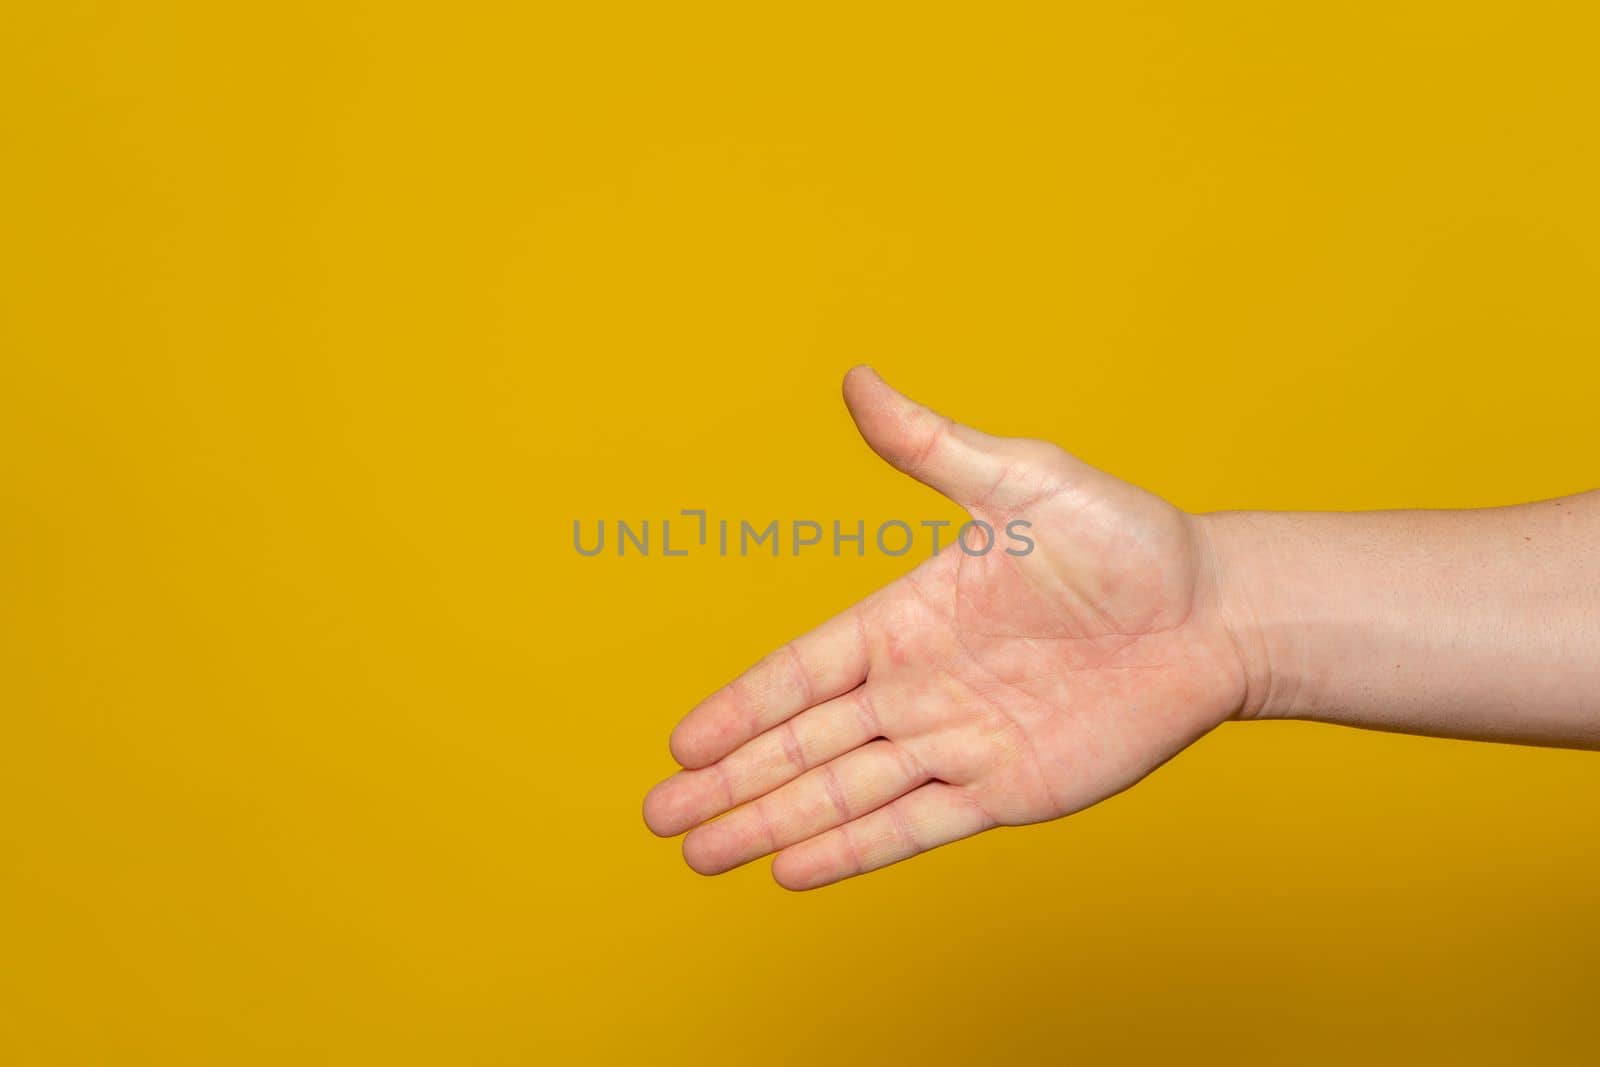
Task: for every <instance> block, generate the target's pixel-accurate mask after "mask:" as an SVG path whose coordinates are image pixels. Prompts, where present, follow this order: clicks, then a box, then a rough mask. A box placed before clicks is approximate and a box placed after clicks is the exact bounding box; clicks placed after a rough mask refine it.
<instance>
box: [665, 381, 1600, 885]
mask: <svg viewBox="0 0 1600 1067" xmlns="http://www.w3.org/2000/svg"><path fill="white" fill-rule="evenodd" d="M844 393H845V402H846V403H847V405H848V406H849V408H850V412H851V414H852V416H853V417H854V418H855V421H856V425H857V426H858V427H859V428H860V430H861V434H862V437H863V438H865V440H866V442H867V444H869V445H870V446H871V447H872V448H873V450H874V451H876V452H877V453H878V454H879V455H880V456H882V457H883V458H884V459H885V460H887V461H888V462H889V463H890V464H892V465H893V466H895V467H896V468H898V469H900V470H901V471H904V472H905V473H907V474H909V475H911V476H912V477H914V478H916V479H918V480H919V481H922V482H924V483H925V484H927V485H929V486H931V487H932V488H934V489H937V490H938V491H940V492H942V493H944V494H945V495H946V496H948V497H950V498H951V499H952V500H954V501H955V502H956V503H957V504H960V505H961V506H962V507H964V508H965V509H966V510H967V511H968V512H969V513H970V514H971V515H972V516H973V517H974V518H976V519H981V520H983V521H985V522H987V523H989V524H990V525H991V526H992V527H993V528H994V529H996V530H1004V529H1005V526H1006V523H1007V522H1009V521H1011V520H1013V519H1024V520H1026V521H1027V522H1029V523H1031V527H1030V528H1029V529H1028V533H1029V535H1030V536H1031V537H1032V539H1033V541H1034V544H1035V547H1034V548H1033V550H1032V551H1031V552H1029V553H1027V554H1025V555H1020V556H1018V555H1009V554H1007V553H1006V552H1005V551H1003V547H1004V546H1005V545H1006V544H1007V543H1006V542H1005V541H1003V540H1002V541H1001V543H1000V544H1001V548H999V549H996V550H994V551H990V552H988V553H986V554H984V555H982V556H973V555H967V554H965V553H963V552H960V551H958V550H955V549H953V548H949V547H947V548H946V549H945V550H944V551H942V552H940V553H939V554H938V555H937V556H934V557H933V558H931V559H929V560H927V561H925V562H924V563H922V564H921V565H920V566H918V567H917V568H916V569H915V570H913V571H911V572H910V573H909V574H907V575H905V576H904V577H902V578H900V579H899V580H897V581H895V582H893V583H892V584H890V585H888V586H886V587H885V588H883V589H880V590H879V591H878V592H876V593H874V594H872V595H871V596H869V597H867V598H866V599H865V600H863V601H861V602H860V603H858V604H856V605H855V606H853V607H851V608H849V609H847V610H846V611H844V612H843V613H842V614H840V615H838V616H837V617H835V618H834V619H832V620H830V621H828V622H825V623H823V624H822V625H821V626H819V627H817V628H816V629H815V630H812V631H811V632H810V633H807V634H804V635H802V636H800V637H797V638H795V639H794V640H793V641H791V642H789V643H788V644H786V645H784V646H782V647H781V648H779V649H777V650H775V651H774V652H772V653H771V654H770V655H768V656H766V657H765V658H764V659H762V660H761V661H760V662H759V663H757V664H756V665H755V666H753V667H752V668H750V670H748V671H746V672H745V673H744V674H743V675H741V676H740V677H739V678H737V679H735V680H734V681H733V682H732V683H730V684H729V685H727V686H726V687H724V688H723V689H720V690H718V691H717V692H715V693H713V694H712V695H711V696H710V697H708V698H707V699H706V700H704V701H703V702H701V704H700V705H699V706H697V707H696V708H694V709H693V710H692V711H690V712H689V714H688V715H687V716H685V718H684V719H683V721H682V722H680V723H679V724H678V726H677V728H676V729H675V730H674V731H673V733H672V738H671V749H672V754H673V756H674V758H675V759H676V760H677V761H678V762H679V764H680V765H681V766H682V767H683V769H682V770H680V771H679V772H678V773H676V774H674V775H673V776H672V777H670V778H668V779H667V780H666V781H664V782H662V783H661V784H659V785H657V786H656V787H655V788H654V789H653V790H651V792H650V794H649V796H647V797H646V798H645V806H644V812H645V821H646V822H647V824H648V825H649V826H650V828H651V829H652V830H653V831H655V832H656V833H658V834H662V835H674V834H680V833H684V832H685V831H687V836H685V838H684V840H683V853H684V858H685V859H686V860H687V861H688V863H689V865H690V866H691V867H693V868H694V869H695V870H697V871H700V872H701V873H704V874H717V873H720V872H723V871H727V870H731V869H732V868H734V867H737V866H740V865H741V864H744V863H747V862H749V861H751V860H755V859H757V858H759V857H762V856H765V855H768V854H771V853H776V857H775V858H774V860H773V864H772V871H773V876H774V877H775V878H776V879H777V880H778V882H779V883H780V884H781V885H783V886H785V887H787V888H790V889H812V888H816V887H818V886H822V885H827V884H829V883H832V882H836V881H839V880H840V879H844V878H849V877H852V876H855V875H858V874H864V873H866V872H868V871H872V870H875V869H877V868H880V867H883V866H886V865H888V864H891V863H895V862H898V861H900V860H903V859H907V858H909V857H911V856H914V855H916V854H918V853H921V852H925V851H927V850H928V849H931V848H936V847H938V846H939V845H943V844H947V843H949V842H952V841H955V840H958V839H960V838H964V837H969V836H971V835H973V834H977V833H980V832H982V831H984V830H987V829H990V828H992V827H996V826H1015V825H1021V824H1025V823H1034V822H1042V821H1045V820H1048V819H1055V818H1059V817H1061V816H1063V815H1069V814H1071V813H1073V812H1075V811H1080V810H1082V809H1083V808H1086V807H1088V806H1090V805H1091V804H1095V803H1098V802H1099V801H1101V800H1104V799H1105V798H1106V797H1109V796H1111V795H1113V794H1115V793H1117V792H1120V791H1121V790H1123V789H1126V788H1128V787H1129V786H1131V785H1133V784H1134V783H1135V782H1138V781H1139V780H1140V779H1141V778H1143V777H1144V776H1145V775H1147V774H1149V773H1150V772H1151V771H1153V770H1155V768H1157V767H1159V766H1160V765H1161V764H1162V763H1164V762H1165V761H1167V760H1168V759H1170V758H1171V757H1173V756H1174V755H1176V754H1177V753H1178V752H1180V751H1182V750H1183V749H1184V748H1185V747H1187V746H1188V745H1190V744H1192V743H1193V742H1194V741H1196V740H1197V739H1199V738H1200V737H1201V736H1203V735H1204V734H1206V733H1207V732H1208V731H1210V730H1212V729H1213V728H1215V727H1216V726H1218V725H1220V724H1221V723H1223V722H1225V721H1227V720H1229V719H1239V720H1244V719H1266V718H1303V719H1316V720H1320V721H1325V722H1333V723H1343V724H1347V725H1355V726H1366V727H1372V728H1376V729H1385V730H1396V731H1404V732H1408V733H1422V734H1433V735H1438V736H1448V737H1462V738H1477V739H1485V740H1501V741H1519V742H1527V743H1534V744H1547V745H1566V746H1574V747H1584V748H1591V749H1596V748H1600V491H1597V492H1590V493H1583V494H1579V495H1576V496H1571V497H1566V498H1562V499H1560V500H1553V501H1545V502H1541V503H1537V504H1527V505H1522V506H1518V507H1508V508H1492V509H1483V510H1476V511H1397V512H1370V513H1326V514H1324V513H1272V512H1222V513H1215V514H1209V515H1191V514H1186V513H1184V512H1182V511H1179V510H1178V509H1177V508H1174V507H1173V506H1172V505H1170V504H1168V503H1166V502H1165V501H1163V500H1161V499H1160V498H1159V497H1156V496H1154V495H1152V494H1150V493H1147V492H1145V491H1143V490H1141V489H1138V488H1136V487H1134V486H1132V485H1129V484H1127V483H1126V482H1123V481H1120V480H1119V479H1117V478H1115V477H1112V476H1111V475H1109V474H1106V473H1104V472H1102V471H1099V470H1096V469H1094V468H1092V467H1090V466H1088V465H1087V464H1084V463H1082V462H1081V461H1079V460H1077V459H1075V458H1074V457H1072V456H1071V455H1069V454H1068V453H1066V452H1064V451H1062V450H1061V449H1059V448H1057V447H1056V446H1054V445H1051V444H1048V443H1046V442H1043V441H1035V440H1026V439H1020V438H1003V437H993V436H990V435H988V434H985V433H982V432H980V431H977V430H974V429H971V428H970V427H966V426H963V425H961V424H959V423H956V422H953V421H951V420H950V419H948V418H946V417H944V416H942V415H938V414H936V413H934V412H932V411H930V410H929V409H927V408H925V407H923V406H921V405H919V404H916V403H915V402H913V401H911V400H909V399H907V398H906V397H904V396H902V395H900V394H899V393H897V392H895V391H894V390H893V389H892V388H890V387H889V386H888V385H887V384H886V383H885V382H884V381H883V380H882V379H881V378H880V377H878V376H877V375H876V374H875V373H874V372H873V371H871V370H870V369H868V368H865V367H857V368H856V369H854V370H852V371H851V372H850V374H849V375H847V376H846V378H845V384H844ZM719 816H720V817H719Z"/></svg>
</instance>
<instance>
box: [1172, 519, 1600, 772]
mask: <svg viewBox="0 0 1600 1067" xmlns="http://www.w3.org/2000/svg"><path fill="white" fill-rule="evenodd" d="M1200 523H1201V526H1202V528H1203V529H1204V530H1205V531H1206V534H1207V538H1208V540H1209V543H1210V546H1211V551H1212V555H1213V562H1214V566H1215V571H1216V574H1217V576H1218V584H1219V588H1218V597H1219V601H1220V603H1221V606H1222V610H1223V614H1224V617H1225V619H1226V620H1227V622H1228V626H1229V629H1230V631H1231V633H1232V636H1233V638H1234V641H1235V643H1236V644H1237V646H1238V648H1239V652H1240V656H1241V659H1242V661H1243V663H1244V666H1245V672H1246V677H1247V688H1248V695H1247V697H1246V700H1245V705H1244V707H1243V708H1242V709H1241V712H1240V717H1241V718H1298V719H1316V720H1320V721H1324V722H1336V723H1344V724H1347V725H1352V726H1368V727H1373V728H1376V729H1385V730H1398V731H1404V732H1408V733H1421V734H1431V735H1436V736H1446V737H1467V738H1482V739H1493V740H1504V741H1523V742H1529V743H1537V744H1559V745H1574V746H1581V747H1588V748H1600V491H1596V492H1590V493H1584V494H1580V495H1578V496H1571V497H1565V498H1562V499H1558V500H1550V501H1542V502H1539V503H1536V504H1525V505H1519V506H1516V507H1505V508H1488V509H1482V510H1471V511H1387V512H1349V513H1340V512H1304V513H1296V512H1218V513H1214V514H1211V515H1205V516H1202V517H1201V519H1200Z"/></svg>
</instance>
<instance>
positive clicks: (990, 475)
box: [844, 366, 1015, 508]
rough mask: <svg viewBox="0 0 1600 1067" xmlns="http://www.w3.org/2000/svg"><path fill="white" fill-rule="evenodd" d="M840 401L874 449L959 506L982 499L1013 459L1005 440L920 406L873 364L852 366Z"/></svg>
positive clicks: (894, 465) (995, 484) (897, 467)
mask: <svg viewBox="0 0 1600 1067" xmlns="http://www.w3.org/2000/svg"><path fill="white" fill-rule="evenodd" d="M844 402H845V405H846V406H847V407H849V409H850V417H851V418H853V419H855V422H856V428H857V429H858V430H860V431H861V436H862V437H863V438H864V439H865V440H866V442H867V444H868V445H870V446H871V447H872V450H873V451H874V452H876V453H877V454H878V455H880V456H882V457H883V458H884V459H885V460H887V461H888V462H889V464H890V465H891V466H893V467H895V468H896V469H897V470H900V471H903V472H905V473H906V474H909V475H911V477H913V478H915V479H916V480H917V481H919V482H921V483H923V484H924V485H927V486H930V487H931V488H934V489H937V490H938V491H939V492H941V493H943V494H944V495H945V496H947V497H949V498H950V499H951V500H954V501H955V502H956V503H957V504H960V505H961V506H963V507H967V508H971V507H975V506H977V505H979V504H982V503H985V502H986V501H987V500H988V499H989V498H990V497H991V496H992V495H993V493H994V491H995V489H996V488H998V486H999V483H1000V482H1001V481H1002V480H1004V478H1005V476H1006V473H1007V469H1008V468H1009V467H1010V466H1011V462H1012V461H1014V459H1015V457H1012V456H1009V455H1008V449H1007V447H1006V446H1007V444H1008V441H1007V440H1006V439H1005V438H1000V437H993V436H990V435H989V434H986V433H983V432H982V431H980V430H974V429H973V428H972V427H970V426H963V425H962V424H961V423H959V422H956V421H954V420H953V419H950V418H947V417H945V416H944V415H940V414H939V413H938V412H936V411H932V410H930V409H929V408H926V407H923V406H922V405H921V404H919V403H917V402H916V401H914V400H912V399H910V398H909V397H906V396H904V395H902V394H901V393H899V392H897V391H895V389H894V388H893V387H891V386H890V385H889V383H888V382H886V381H884V380H883V379H882V378H881V377H879V376H878V372H877V371H875V370H873V369H872V368H871V367H868V366H859V367H852V368H851V369H850V372H849V373H848V374H846V375H845V376H844Z"/></svg>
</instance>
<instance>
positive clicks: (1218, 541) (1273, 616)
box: [1194, 511, 1305, 720]
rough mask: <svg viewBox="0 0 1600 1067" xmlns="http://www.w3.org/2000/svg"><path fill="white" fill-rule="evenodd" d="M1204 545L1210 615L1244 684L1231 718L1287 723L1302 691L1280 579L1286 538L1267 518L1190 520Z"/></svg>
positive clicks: (1243, 515)
mask: <svg viewBox="0 0 1600 1067" xmlns="http://www.w3.org/2000/svg"><path fill="white" fill-rule="evenodd" d="M1194 518H1195V520H1196V524H1197V526H1198V528H1199V530H1200V534H1201V538H1202V540H1203V542H1204V544H1205V545H1206V555H1207V558H1208V563H1209V567H1210V570H1211V581H1212V585H1213V588H1214V597H1215V603H1216V609H1217V614H1218V616H1219V619H1220V622H1221V624H1222V627H1223V629H1224V630H1225V631H1226V632H1227V635H1228V638H1229V640H1230V641H1231V643H1232V646H1233V649H1234V651H1235V653H1236V654H1237V655H1238V657H1239V669H1240V675H1241V677H1242V678H1243V680H1244V693H1243V694H1242V697H1241V700H1240V705H1239V710H1238V711H1237V712H1236V713H1235V714H1234V718H1236V719H1241V720H1247V719H1273V718H1289V717H1292V716H1293V715H1294V714H1295V708H1296V705H1297V703H1298V702H1299V698H1300V697H1301V695H1302V692H1303V690H1304V673H1305V672H1304V669H1303V667H1304V664H1305V656H1304V654H1303V650H1302V649H1300V648H1299V647H1298V644H1297V642H1296V641H1295V639H1294V636H1293V627H1292V625H1290V623H1289V620H1292V619H1293V618H1294V617H1295V616H1294V612H1293V611H1292V610H1290V608H1289V605H1288V604H1287V603H1286V599H1287V597H1288V595H1289V594H1290V591H1291V590H1292V589H1293V588H1294V587H1295V585H1296V583H1295V582H1294V581H1293V580H1292V578H1291V576H1290V575H1289V574H1288V573H1287V572H1286V569H1287V567H1288V566H1289V558H1290V557H1291V556H1292V555H1293V554H1294V553H1293V552H1292V550H1291V548H1290V545H1291V541H1292V539H1293V538H1294V531H1292V530H1291V529H1289V528H1288V527H1289V524H1287V523H1285V522H1282V521H1278V520H1282V519H1284V518H1286V516H1281V515H1276V514H1274V513H1271V512H1250V511H1217V512H1210V513H1207V514H1203V515H1196V516H1194Z"/></svg>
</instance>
